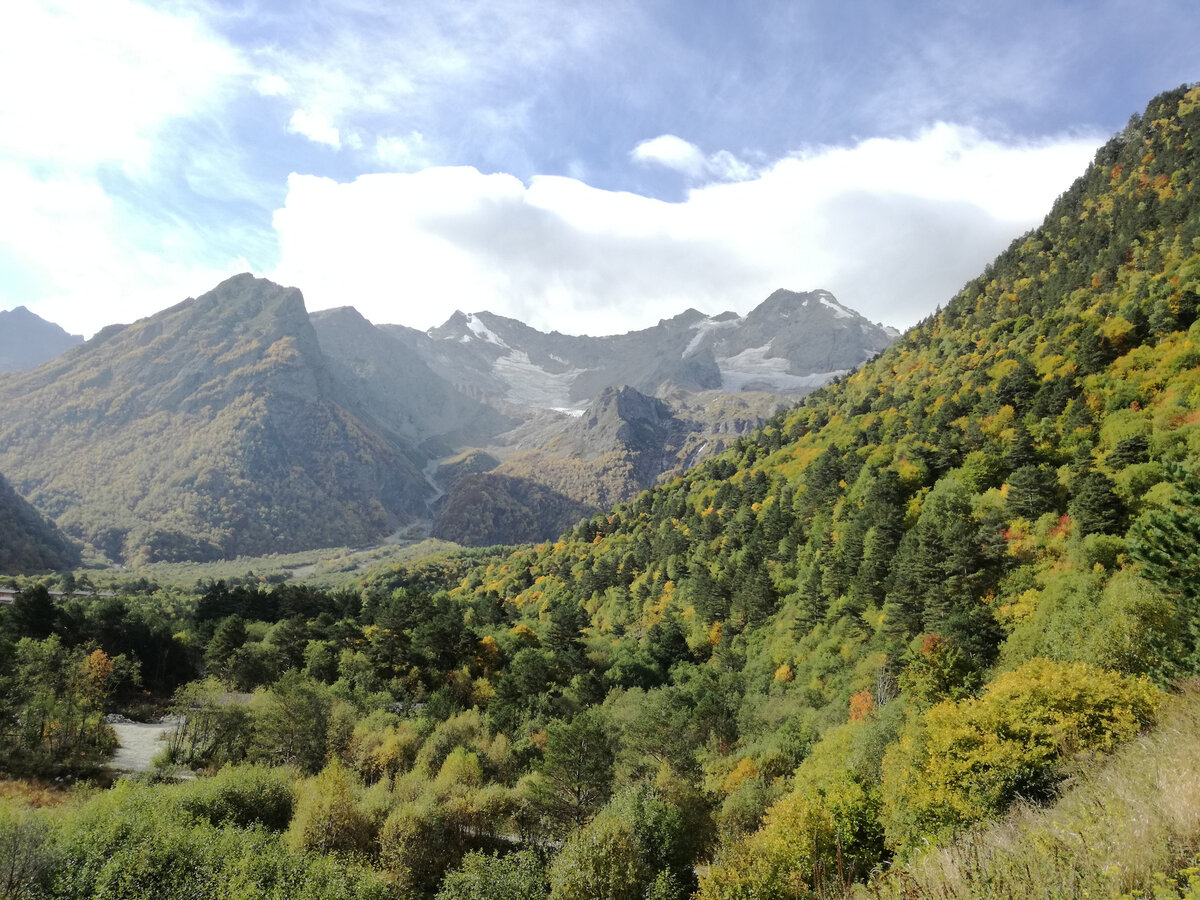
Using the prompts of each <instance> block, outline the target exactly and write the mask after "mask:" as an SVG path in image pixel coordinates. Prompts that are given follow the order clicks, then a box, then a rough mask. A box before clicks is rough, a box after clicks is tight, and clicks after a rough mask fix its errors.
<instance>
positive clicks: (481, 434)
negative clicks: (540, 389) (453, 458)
mask: <svg viewBox="0 0 1200 900" xmlns="http://www.w3.org/2000/svg"><path fill="white" fill-rule="evenodd" d="M309 318H310V321H311V322H312V326H313V329H314V331H315V332H316V335H317V341H318V343H319V344H320V347H321V352H322V354H323V355H324V357H325V360H326V365H327V367H328V369H329V372H330V374H331V375H332V376H333V378H334V380H335V381H336V382H337V383H338V386H339V399H340V400H341V402H342V403H343V404H344V405H345V406H346V408H347V409H351V410H353V411H354V412H355V413H356V415H358V416H359V417H360V418H362V419H363V420H364V421H369V422H370V423H371V424H372V425H373V426H374V427H375V428H376V429H377V430H379V431H380V432H381V433H384V434H388V435H390V436H392V437H393V438H395V439H396V440H399V441H402V442H405V443H407V444H409V445H414V446H415V445H426V446H427V447H428V448H430V449H431V452H434V453H435V454H436V455H445V454H447V453H450V452H451V451H452V450H453V448H456V447H461V446H463V445H470V444H478V443H480V442H486V441H488V440H490V439H491V438H492V437H493V436H495V435H496V434H497V433H499V432H501V431H505V430H507V429H508V428H510V427H511V426H512V425H513V424H514V423H513V422H512V420H510V419H508V418H506V417H505V416H503V415H502V414H500V413H499V412H497V411H496V410H495V409H493V408H492V407H490V406H487V405H485V404H483V403H481V402H480V401H478V400H476V399H473V398H472V397H471V396H469V394H470V392H469V391H467V392H464V391H460V390H457V389H456V388H455V386H454V385H453V384H452V383H450V382H448V381H447V380H445V379H444V378H442V377H441V376H439V375H438V374H436V373H435V372H434V371H433V370H432V369H430V368H429V367H428V366H427V365H426V364H425V363H424V362H423V361H422V360H421V358H420V356H418V355H417V354H414V353H412V352H410V351H409V348H408V347H407V346H406V345H405V344H404V343H403V342H401V341H399V340H397V339H396V338H395V337H394V336H393V335H392V334H391V333H389V332H388V331H386V330H384V329H382V328H377V327H375V326H374V325H372V324H371V323H370V322H368V321H367V320H366V319H365V318H363V316H362V315H361V314H360V313H359V312H358V311H357V310H355V309H353V308H351V307H342V308H340V309H333V310H326V311H323V312H317V313H313V314H312V315H311V316H310V317H309Z"/></svg>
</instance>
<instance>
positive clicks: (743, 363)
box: [717, 344, 850, 392]
mask: <svg viewBox="0 0 1200 900" xmlns="http://www.w3.org/2000/svg"><path fill="white" fill-rule="evenodd" d="M770 352H771V345H770V344H767V345H766V346H763V347H751V348H749V349H748V350H743V351H742V352H741V353H738V354H737V355H736V356H727V357H723V358H718V359H717V368H718V370H719V371H720V372H721V389H722V390H725V391H746V390H759V391H780V392H783V391H801V390H812V389H813V388H818V387H821V386H822V385H825V384H828V383H829V382H830V381H832V380H833V379H834V378H837V377H838V376H840V375H845V374H846V373H847V372H848V371H850V370H849V369H841V370H838V371H834V372H813V373H811V374H808V375H795V374H793V373H791V372H789V371H788V369H789V366H790V363H789V362H788V360H786V359H784V358H783V357H779V356H769V355H768V354H769V353H770Z"/></svg>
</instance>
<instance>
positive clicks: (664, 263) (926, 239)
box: [0, 0, 1200, 335]
mask: <svg viewBox="0 0 1200 900" xmlns="http://www.w3.org/2000/svg"><path fill="white" fill-rule="evenodd" d="M3 21H4V26H3V27H2V28H0V83H2V84H4V85H6V87H5V89H4V90H3V91H0V309H9V308H13V307H16V306H20V305H25V306H28V307H29V308H30V309H31V310H33V311H34V312H35V313H37V314H38V315H40V316H42V317H43V318H46V319H49V320H50V321H53V322H57V323H58V324H60V325H62V326H63V327H65V328H66V329H67V330H68V331H71V332H72V333H78V334H84V335H90V334H92V333H94V332H95V331H97V330H98V329H99V328H101V327H103V326H104V325H107V324H111V323H114V322H130V321H133V320H135V319H138V318H141V317H143V316H147V315H150V314H152V313H154V312H156V311H158V310H160V309H164V308H166V307H168V306H172V305H174V304H175V303H177V302H179V301H180V300H182V299H184V298H185V297H189V296H198V295H200V294H202V293H204V292H205V291H207V290H209V289H210V288H212V287H214V286H215V285H216V284H217V283H219V282H220V281H221V280H223V279H224V278H226V277H228V276H230V275H233V274H236V273H238V272H243V271H250V272H253V273H255V274H257V275H261V276H264V277H267V278H270V279H272V280H274V281H277V282H279V283H282V284H287V285H294V286H296V287H299V288H300V289H301V290H302V291H303V292H304V296H305V300H306V303H307V305H308V308H309V309H310V310H317V309H325V308H330V307H336V306H346V305H349V306H354V307H356V308H357V309H358V310H359V311H360V312H362V314H363V315H365V316H366V317H367V318H369V319H370V320H372V321H374V322H377V323H398V324H404V325H409V326H412V327H416V328H422V329H424V328H429V327H432V326H435V325H437V324H440V323H441V322H443V321H445V319H446V318H448V317H449V316H450V315H451V314H452V313H453V312H454V310H456V309H461V310H463V311H465V312H475V311H480V310H485V309H486V310H490V311H491V312H494V313H498V314H501V315H507V316H512V317H515V318H519V319H521V320H523V321H525V322H527V323H529V324H531V325H533V326H535V327H537V328H540V329H542V330H546V331H549V330H558V331H562V332H565V333H574V334H581V333H582V334H612V333H620V332H624V331H629V330H632V329H636V328H644V327H648V326H650V325H653V324H654V323H655V322H657V321H658V320H659V319H662V318H668V317H670V316H673V315H676V314H678V313H680V312H682V311H683V310H685V309H687V308H689V307H693V308H696V309H699V310H701V311H702V312H705V313H709V314H716V313H719V312H722V311H724V310H728V309H732V310H735V311H737V312H739V313H745V312H748V311H749V310H750V309H751V308H753V307H754V306H755V305H756V304H758V303H759V302H761V301H762V300H763V299H765V297H766V296H767V295H768V294H770V293H771V291H773V290H774V289H776V288H780V287H785V288H789V289H792V290H801V291H803V290H816V289H826V290H829V291H831V292H833V293H834V295H835V296H837V298H838V299H839V300H840V301H841V302H842V303H844V304H846V305H848V306H851V307H853V308H855V309H858V310H859V311H861V312H862V313H863V314H864V315H866V316H867V317H868V318H870V319H872V320H873V321H879V322H883V323H885V324H888V325H894V326H896V327H900V328H903V327H906V326H908V325H911V324H913V323H914V322H916V321H918V320H919V319H921V318H923V317H924V316H925V315H927V314H929V313H930V312H932V311H933V310H934V309H935V308H936V307H938V306H940V305H944V304H945V303H946V302H947V301H948V300H949V299H950V298H951V297H952V296H953V294H954V293H955V292H956V291H957V290H958V289H959V288H960V287H962V285H963V284H964V283H966V282H967V281H968V280H970V279H971V278H972V277H974V276H975V275H976V274H978V273H979V272H980V271H981V270H982V268H983V267H984V265H986V263H987V262H989V261H990V260H991V259H992V258H993V257H994V256H995V255H996V254H997V253H998V252H999V251H1001V250H1002V249H1003V248H1004V247H1005V246H1007V245H1008V243H1009V242H1010V241H1012V240H1013V239H1014V238H1015V237H1017V236H1018V235H1020V234H1022V233H1024V232H1025V231H1026V230H1028V229H1029V228H1031V227H1034V226H1036V225H1037V224H1038V223H1039V222H1040V221H1041V220H1042V218H1043V217H1044V216H1045V214H1046V212H1047V211H1048V209H1049V207H1050V204H1051V203H1052V202H1053V201H1054V199H1055V197H1057V196H1058V195H1059V194H1060V193H1062V192H1063V191H1064V190H1066V189H1067V187H1068V186H1069V185H1070V183H1071V182H1072V181H1073V180H1074V178H1075V177H1077V176H1078V175H1079V174H1081V173H1082V171H1083V170H1084V168H1085V167H1086V165H1087V163H1088V161H1089V160H1090V159H1091V157H1092V155H1093V154H1094V152H1095V150H1096V148H1097V147H1098V146H1099V145H1100V144H1101V143H1103V142H1104V141H1105V140H1107V139H1108V138H1109V137H1110V136H1111V135H1112V134H1113V133H1115V132H1117V131H1119V130H1120V129H1121V128H1122V127H1123V126H1124V125H1125V123H1126V122H1127V121H1128V120H1129V117H1130V115H1131V114H1133V113H1136V112H1140V111H1141V110H1142V109H1144V108H1145V106H1146V104H1147V102H1148V101H1149V100H1150V99H1151V98H1152V97H1153V96H1154V95H1155V94H1158V93H1160V92H1161V91H1164V90H1167V89H1169V88H1173V87H1176V86H1178V85H1179V84H1181V83H1184V82H1191V81H1195V80H1196V79H1198V78H1200V66H1198V65H1197V62H1198V56H1200V54H1198V52H1197V50H1196V45H1195V34H1196V33H1197V26H1198V25H1200V8H1197V7H1196V5H1195V0H1087V2H1085V0H1058V2H1048V0H1011V2H1003V3H998V2H994V0H909V2H904V3H897V2H895V0H843V2H839V3H831V2H828V0H790V2H788V0H755V2H753V3H734V2H728V0H725V2H722V0H661V2H656V0H605V2H603V3H591V4H579V3H556V2H551V0H530V2H526V0H478V2H476V0H455V2H452V3H429V2H405V0H323V2H317V0H262V2H260V0H158V2H152V3H149V2H136V0H61V2H56V0H6V3H5V5H4V13H3Z"/></svg>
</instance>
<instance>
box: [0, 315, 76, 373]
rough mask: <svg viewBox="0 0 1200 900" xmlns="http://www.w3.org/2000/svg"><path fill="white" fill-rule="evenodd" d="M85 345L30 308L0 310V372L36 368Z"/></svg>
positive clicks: (73, 335) (74, 335)
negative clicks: (78, 346) (80, 345)
mask: <svg viewBox="0 0 1200 900" xmlns="http://www.w3.org/2000/svg"><path fill="white" fill-rule="evenodd" d="M82 343H83V338H82V337H81V336H80V335H77V334H68V333H67V332H66V331H65V330H64V329H63V328H61V327H59V326H58V325H55V324H54V323H53V322H47V321H46V320H45V319H43V318H42V317H41V316H39V315H38V314H37V313H35V312H33V311H32V310H30V309H29V308H28V307H25V306H18V307H17V308H16V309H10V310H0V372H11V371H19V370H24V369H33V368H36V367H37V366H39V365H41V364H42V363H44V362H46V361H47V360H51V359H54V358H55V357H56V356H59V355H61V354H63V353H65V352H66V351H67V350H70V349H71V348H72V347H75V346H77V345H79V344H82Z"/></svg>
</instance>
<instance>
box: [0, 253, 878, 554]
mask: <svg viewBox="0 0 1200 900" xmlns="http://www.w3.org/2000/svg"><path fill="white" fill-rule="evenodd" d="M890 340H891V335H890V334H889V333H888V332H887V331H886V330H884V329H883V328H881V327H880V326H876V325H872V324H871V323H870V322H867V321H866V320H865V319H863V318H862V317H861V316H859V315H858V314H857V313H854V312H852V311H850V310H847V309H845V308H844V307H842V306H841V305H839V304H838V303H837V302H836V301H835V300H834V299H833V298H832V297H831V296H830V295H829V294H827V293H825V292H823V291H816V292H813V293H809V294H796V293H792V292H789V291H778V292H776V293H775V294H773V295H772V296H771V297H770V298H768V299H767V301H766V302H764V303H763V304H762V305H761V306H759V307H758V308H757V309H755V310H754V311H753V312H751V313H750V314H749V315H747V316H744V317H741V316H737V315H735V314H733V313H724V314H722V315H719V316H712V317H710V316H705V315H703V314H701V313H699V312H697V311H695V310H688V311H687V312H684V313H682V314H680V315H679V316H676V317H674V318H672V319H669V320H665V321H663V322H660V323H659V324H658V325H656V326H654V327H653V328H648V329H644V330H642V331H636V332H631V333H629V334H625V335H616V336H610V337H600V338H593V337H586V336H568V335H562V334H558V333H551V334H544V333H542V332H539V331H537V330H535V329H533V328H530V327H529V326H527V325H524V324H522V323H521V322H518V321H516V320H513V319H507V318H504V317H502V316H496V315H493V314H491V313H486V312H483V313H475V314H471V315H466V314H463V313H456V314H455V315H454V316H452V317H451V318H450V319H449V320H448V321H447V322H446V323H445V324H444V325H442V326H440V327H438V328H435V329H432V330H430V331H429V332H418V331H415V330H413V329H409V328H404V327H402V326H396V325H385V326H375V325H373V324H372V323H370V322H368V321H367V320H366V319H365V318H363V317H362V316H361V315H360V314H359V313H358V312H356V311H355V310H354V309H352V308H349V307H344V308H341V309H334V310H328V311H324V312H320V313H316V314H313V315H311V316H310V315H309V314H308V312H307V311H306V310H305V307H304V300H303V297H302V296H301V294H300V292H299V291H298V290H296V289H295V288H285V287H280V286H279V285H275V284H272V283H271V282H269V281H265V280H263V279H258V278H254V277H252V276H250V275H239V276H236V277H234V278H231V279H229V280H227V281H225V282H223V283H222V284H220V285H218V286H217V287H216V288H214V289H213V290H212V291H210V292H208V293H207V294H204V295H203V296H201V297H199V298H196V299H189V300H186V301H184V302H183V303H180V304H178V305H176V306H174V307H172V308H170V309H167V310H164V311H163V312H161V313H158V314H157V315H154V316H151V317H149V318H147V319H143V320H141V321H139V322H135V323H133V324H131V325H113V326H110V327H108V328H106V329H104V330H103V331H101V332H100V333H98V334H97V335H96V336H95V337H93V338H92V339H91V340H90V341H88V342H87V343H86V344H84V345H82V346H80V347H77V348H76V349H74V350H72V351H71V352H69V353H67V354H65V355H62V356H60V357H58V358H56V359H53V360H51V361H49V362H46V363H44V364H43V365H41V366H40V367H38V368H36V369H34V370H33V371H29V372H11V373H8V374H6V375H3V376H0V471H4V472H7V473H8V474H9V476H10V477H11V478H12V479H13V482H14V485H15V486H16V487H17V489H18V490H20V491H21V492H22V493H23V494H24V495H25V496H27V497H28V498H29V499H30V501H31V502H32V503H33V504H34V505H35V506H36V507H37V508H38V509H40V510H41V511H42V512H44V513H45V514H46V515H48V516H50V517H51V518H52V519H54V521H55V522H56V523H57V524H58V526H59V527H60V528H62V529H63V530H64V531H65V532H66V533H68V534H69V535H72V536H73V537H76V538H78V539H80V540H82V541H85V542H87V543H89V544H91V545H92V546H93V547H94V548H96V549H98V550H100V551H102V552H103V553H105V554H107V555H108V556H109V557H110V558H112V559H122V560H126V561H141V560H184V559H209V558H219V557H229V556H234V555H239V554H262V553H269V552H277V551H290V550H297V549H302V548H309V547H315V546H343V545H363V544H368V543H373V542H375V541H378V540H380V539H381V538H382V537H384V536H385V535H386V534H387V533H389V532H390V531H392V530H394V529H395V528H396V527H397V526H400V525H403V524H407V523H410V522H412V521H415V520H422V521H426V522H430V523H431V527H432V530H433V533H434V534H436V535H438V536H441V537H446V538H450V539H452V540H460V541H463V542H467V543H479V542H484V543H496V542H511V541H517V540H530V539H535V538H545V537H550V536H553V535H555V534H557V533H558V532H559V531H560V530H561V529H562V527H563V526H564V525H569V524H572V523H573V522H574V521H576V520H577V519H578V518H579V517H580V516H581V515H584V514H588V513H590V512H592V511H594V510H596V509H601V508H604V507H608V506H611V505H613V504H615V503H617V502H620V501H621V500H624V499H627V498H629V497H631V496H633V495H634V494H636V493H637V492H638V491H640V490H642V489H644V488H646V487H649V486H650V485H652V484H654V483H655V481H656V480H657V479H659V478H660V477H661V476H663V475H664V474H666V473H671V472H676V471H680V470H682V469H683V468H685V467H687V466H690V465H692V464H694V463H695V462H697V461H699V460H700V459H702V458H704V457H705V456H707V455H709V454H710V453H713V452H717V451H719V450H720V449H722V448H723V447H724V446H725V445H726V444H727V443H728V442H729V441H730V440H733V439H736V437H737V436H738V435H740V434H744V433H747V432H748V431H750V430H751V429H752V428H753V427H755V426H756V425H757V424H758V423H759V422H761V421H762V420H763V419H764V418H766V417H767V416H769V415H771V414H772V413H773V412H774V411H775V410H776V409H777V408H778V406H779V405H781V404H783V403H786V402H788V401H789V400H790V399H791V398H795V397H797V396H799V395H801V394H803V393H805V392H807V391H809V390H812V389H813V388H815V387H817V386H818V385H820V384H824V383H825V382H826V381H828V380H830V379H831V378H832V377H834V376H835V375H838V374H841V373H842V372H845V371H846V370H849V369H851V368H853V367H855V366H857V365H858V364H859V363H861V362H863V361H864V360H865V359H866V358H868V357H870V356H872V355H874V354H875V353H876V352H878V351H879V350H881V349H882V348H883V347H885V346H887V344H888V343H889V342H890Z"/></svg>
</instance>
